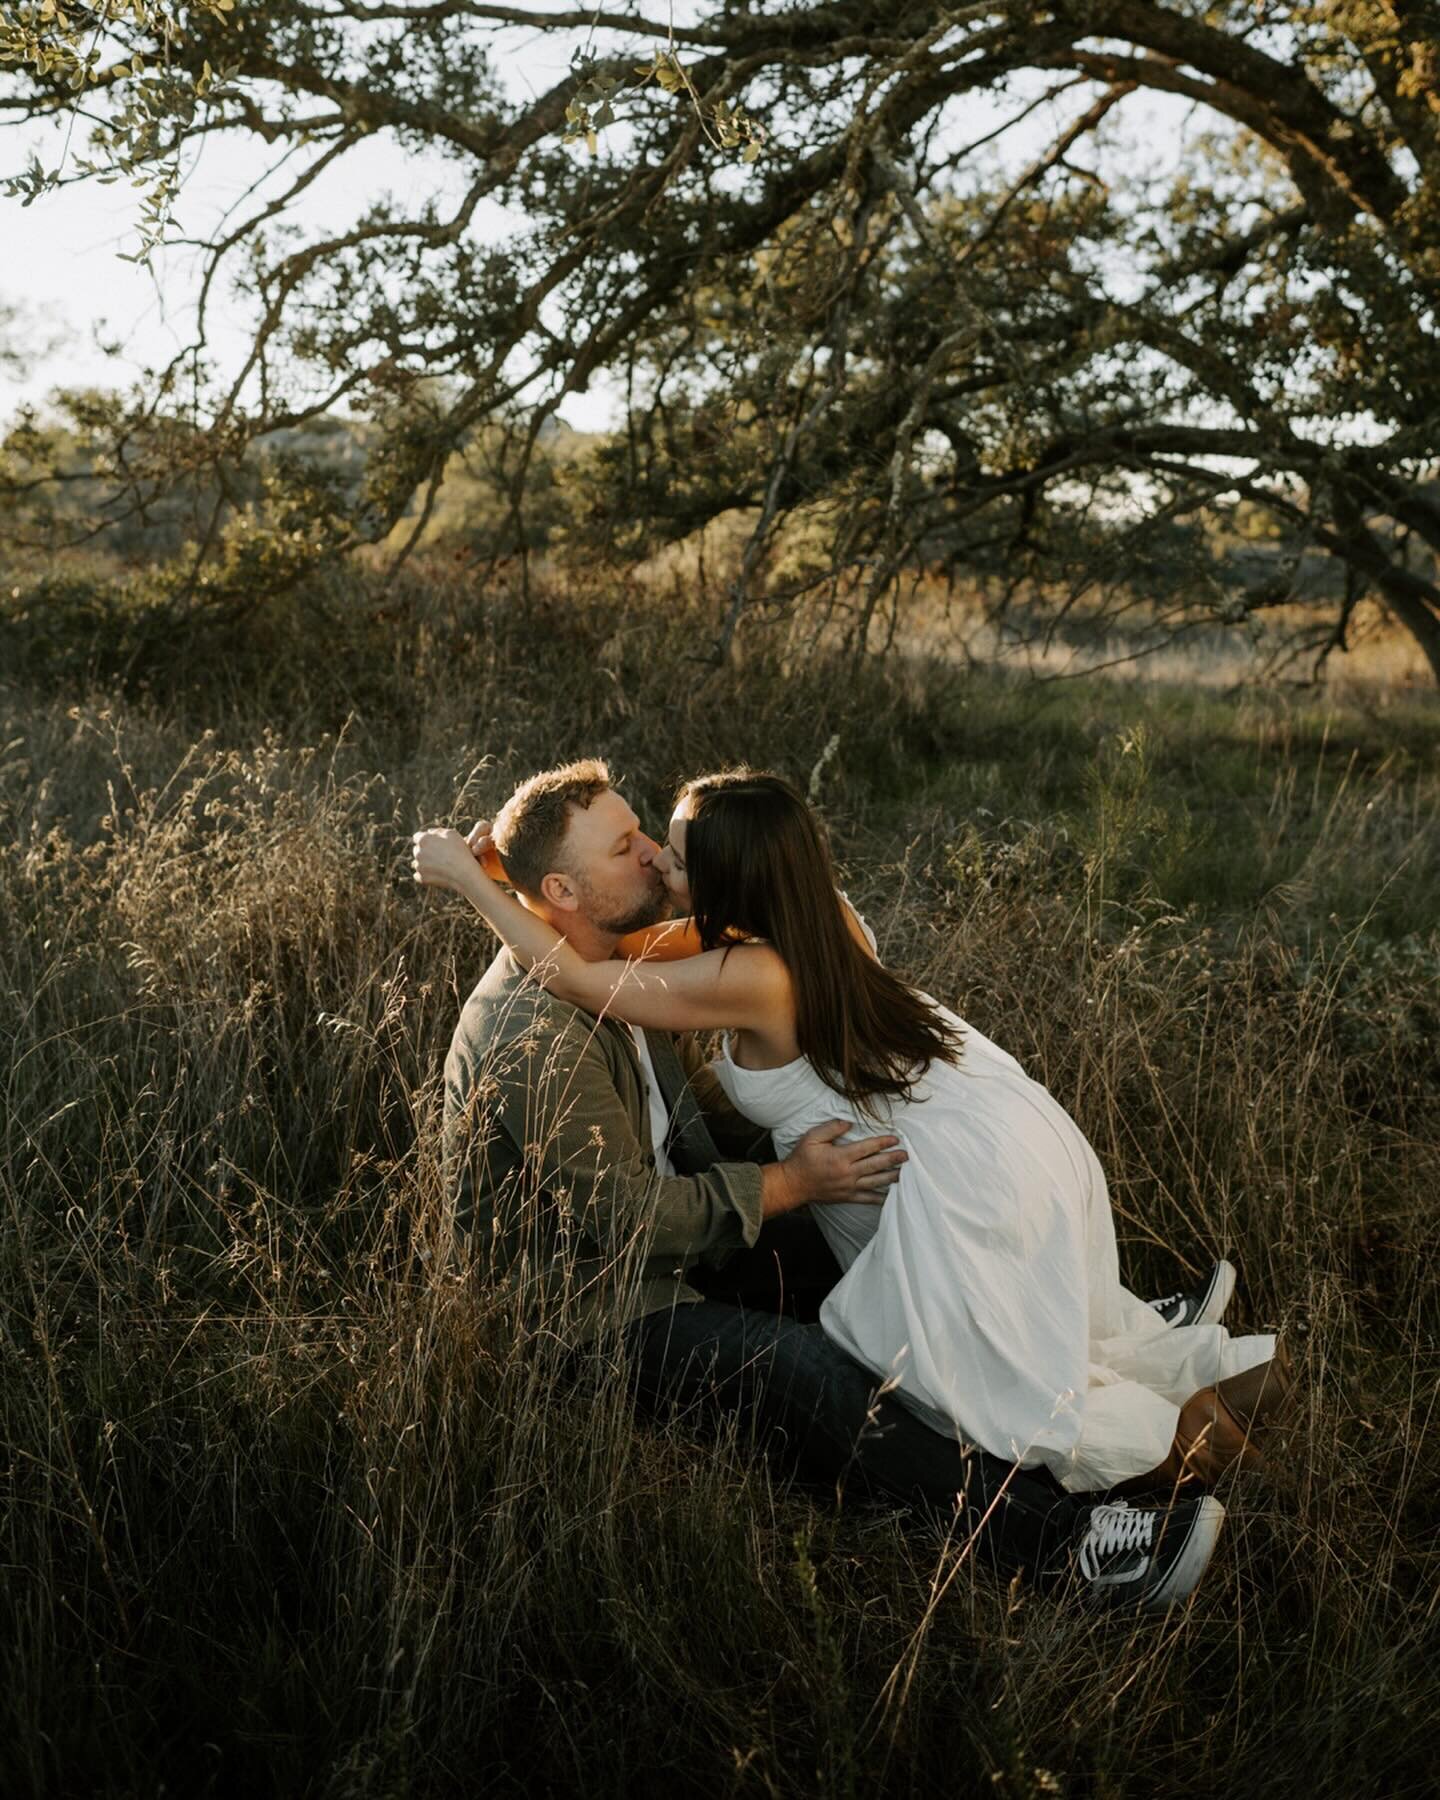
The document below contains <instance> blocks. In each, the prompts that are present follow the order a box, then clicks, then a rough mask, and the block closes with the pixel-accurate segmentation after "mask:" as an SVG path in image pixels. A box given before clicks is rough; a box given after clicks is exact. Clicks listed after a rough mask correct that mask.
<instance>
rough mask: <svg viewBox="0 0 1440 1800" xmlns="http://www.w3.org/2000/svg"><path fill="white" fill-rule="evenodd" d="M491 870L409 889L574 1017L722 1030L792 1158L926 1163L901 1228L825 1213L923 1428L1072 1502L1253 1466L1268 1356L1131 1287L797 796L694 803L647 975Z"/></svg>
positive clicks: (764, 782)
mask: <svg viewBox="0 0 1440 1800" xmlns="http://www.w3.org/2000/svg"><path fill="white" fill-rule="evenodd" d="M485 848H486V844H485V842H484V841H477V838H476V836H475V834H472V837H471V839H470V840H469V842H467V841H466V840H465V839H463V838H461V837H460V836H459V834H458V833H455V832H421V833H418V834H417V835H416V839H415V872H416V879H417V880H418V881H421V882H426V883H433V884H438V885H445V886H452V887H455V888H456V889H457V890H458V891H459V892H461V893H463V894H464V895H465V896H466V897H467V898H468V899H470V900H471V901H472V902H473V904H474V905H475V906H476V907H477V909H478V910H479V911H480V912H481V913H482V914H483V915H484V917H485V918H486V920H487V921H488V922H489V923H490V925H491V926H492V927H493V928H494V930H495V931H496V932H497V933H498V934H499V936H500V937H501V938H503V939H504V941H505V943H506V944H507V945H509V947H510V949H511V950H512V951H513V952H514V953H515V955H516V956H517V957H518V958H519V959H520V960H521V961H522V962H523V963H526V964H527V965H529V966H531V967H532V968H533V970H534V974H535V978H536V979H537V980H538V981H540V982H542V983H543V984H544V986H545V987H546V988H548V989H549V990H551V991H552V992H554V993H556V994H557V995H558V996H560V997H562V998H564V999H566V1000H569V1001H571V1002H573V1003H574V1004H576V1005H579V1006H582V1007H585V1008H586V1009H587V1010H589V1011H591V1012H593V1013H597V1014H600V1013H608V1014H609V1015H611V1016H613V1017H617V1018H620V1019H623V1020H625V1021H626V1022H628V1023H630V1024H633V1025H642V1026H654V1027H660V1028H662V1029H666V1030H671V1031H687V1030H704V1029H711V1028H715V1027H723V1028H725V1030H726V1032H727V1036H726V1039H725V1048H724V1053H723V1055H722V1056H721V1058H720V1060H719V1062H718V1063H717V1065H716V1071H717V1074H718V1075H719V1078H720V1080H721V1082H722V1084H723V1086H724V1087H725V1089H726V1091H727V1093H728V1094H729V1096H730V1098H731V1100H732V1101H733V1103H734V1104H735V1106H736V1107H737V1108H738V1109H739V1111H741V1112H742V1113H744V1114H746V1115H747V1116H748V1117H750V1118H752V1119H754V1120H755V1121H756V1123H758V1124H761V1125H765V1126H767V1127H769V1129H770V1131H771V1133H772V1135H773V1136H774V1139H775V1145H776V1151H777V1154H778V1155H780V1156H784V1155H785V1154H786V1153H787V1152H788V1150H789V1149H790V1148H791V1147H792V1146H793V1145H794V1143H795V1142H796V1141H797V1140H798V1139H799V1138H800V1137H801V1136H802V1135H803V1134H804V1133H805V1132H806V1131H807V1130H809V1129H810V1128H811V1127H812V1126H814V1125H816V1124H818V1123H821V1122H822V1121H824V1120H826V1119H833V1118H836V1117H848V1118H850V1119H852V1120H853V1121H854V1122H855V1125H856V1128H857V1130H858V1131H860V1132H865V1133H868V1132H870V1131H873V1130H875V1129H877V1128H879V1129H883V1130H886V1131H893V1132H896V1133H898V1134H899V1136H900V1138H901V1139H902V1142H903V1143H904V1145H905V1148H906V1149H907V1150H908V1152H909V1160H908V1162H907V1163H906V1165H905V1166H904V1168H903V1170H902V1171H901V1175H900V1181H899V1185H898V1187H897V1188H896V1189H895V1190H894V1191H893V1192H892V1193H891V1195H890V1196H889V1198H888V1199H887V1201H886V1203H885V1204H884V1206H883V1207H873V1206H858V1205H857V1206H854V1207H845V1206H832V1207H827V1208H825V1209H824V1210H823V1211H822V1212H819V1213H817V1221H818V1223H819V1225H820V1228H821V1230H822V1231H824V1232H825V1234H826V1236H827V1238H828V1239H829V1241H830V1243H831V1246H832V1248H833V1249H834V1250H835V1253H836V1255H837V1257H838V1258H839V1260H840V1263H841V1266H842V1269H843V1270H844V1274H843V1276H842V1279H841V1280H840V1282H839V1283H838V1284H837V1286H836V1287H835V1288H834V1290H833V1291H832V1292H831V1294H830V1295H829V1296H828V1298H827V1299H826V1301H825V1304H824V1308H823V1310H822V1312H821V1321H820V1322H821V1324H822V1326H823V1327H824V1328H825V1330H826V1331H827V1333H828V1334H829V1335H830V1336H831V1337H832V1338H833V1339H835V1340H836V1341H837V1342H838V1343H839V1344H840V1345H841V1346H842V1347H843V1348H844V1349H846V1350H847V1351H848V1352H849V1353H850V1354H851V1355H852V1356H854V1357H855V1358H856V1359H857V1360H858V1361H859V1362H861V1363H862V1364H864V1365H865V1366H866V1367H868V1368H870V1369H871V1370H873V1371H874V1372H875V1373H876V1374H877V1375H878V1376H880V1377H881V1378H882V1379H883V1380H884V1381H886V1382H887V1383H888V1384H890V1385H892V1386H893V1389H894V1391H895V1392H896V1394H897V1397H898V1398H900V1399H901V1400H903V1401H905V1402H906V1403H907V1404H908V1405H909V1406H910V1407H911V1408H912V1409H913V1410H914V1411H916V1412H917V1413H919V1414H920V1416H921V1417H923V1418H925V1419H926V1420H927V1421H928V1422H929V1423H930V1424H932V1425H934V1426H935V1427H936V1428H937V1429H939V1430H942V1431H945V1432H947V1433H950V1432H954V1431H956V1430H957V1429H958V1431H959V1432H960V1433H961V1435H962V1436H963V1437H964V1438H965V1439H966V1440H967V1441H969V1442H973V1443H978V1444H980V1445H981V1446H982V1447H983V1448H984V1449H986V1450H988V1451H990V1452H991V1453H992V1454H995V1455H999V1456H1004V1457H1008V1458H1010V1459H1012V1460H1014V1461H1016V1462H1019V1463H1021V1464H1022V1465H1026V1466H1031V1465H1036V1464H1039V1465H1043V1466H1044V1467H1046V1468H1048V1469H1049V1470H1050V1471H1051V1472H1052V1473H1053V1474H1054V1476H1055V1477H1056V1478H1057V1479H1058V1480H1059V1481H1060V1482H1061V1484H1062V1485H1063V1486H1065V1487H1066V1488H1068V1489H1070V1490H1072V1491H1086V1490H1093V1489H1101V1488H1104V1489H1108V1488H1113V1487H1116V1486H1119V1485H1122V1484H1130V1486H1131V1487H1133V1488H1134V1489H1136V1490H1139V1489H1143V1488H1145V1487H1149V1486H1162V1485H1166V1486H1168V1485H1170V1484H1172V1483H1173V1482H1175V1481H1178V1480H1182V1479H1191V1478H1195V1477H1199V1478H1202V1479H1209V1478H1213V1476H1215V1475H1216V1474H1218V1473H1220V1472H1221V1471H1222V1470H1223V1469H1224V1468H1226V1467H1228V1466H1230V1464H1232V1463H1234V1462H1236V1461H1246V1462H1255V1461H1258V1458H1257V1457H1256V1455H1255V1452H1254V1450H1253V1448H1252V1447H1251V1446H1250V1444H1249V1442H1248V1436H1249V1427H1250V1426H1251V1425H1252V1424H1258V1423H1263V1422H1264V1417H1265V1411H1266V1409H1265V1404H1264V1400H1265V1393H1266V1391H1267V1389H1268V1390H1270V1391H1272V1394H1273V1391H1274V1390H1275V1389H1277V1388H1278V1387H1280V1386H1281V1385H1282V1384H1281V1382H1280V1379H1279V1373H1280V1372H1279V1371H1278V1370H1276V1369H1275V1368H1273V1367H1272V1360H1271V1359H1272V1357H1273V1356H1274V1350H1275V1344H1274V1340H1273V1338H1270V1337H1263V1336H1262V1337H1248V1338H1238V1339H1236V1338H1231V1337H1230V1336H1229V1335H1228V1333H1227V1332H1226V1331H1225V1330H1224V1329H1223V1327H1221V1326H1218V1325H1199V1326H1181V1327H1178V1328H1172V1327H1171V1326H1170V1325H1168V1324H1167V1323H1166V1322H1165V1321H1164V1320H1163V1319H1161V1318H1160V1317H1159V1316H1158V1315H1157V1314H1156V1313H1155V1312H1154V1311H1153V1310H1152V1308H1151V1307H1149V1306H1148V1305H1147V1304H1146V1303H1145V1302H1144V1301H1142V1300H1140V1299H1138V1298H1136V1296H1135V1295H1133V1294H1131V1293H1129V1292H1128V1291H1127V1290H1126V1289H1125V1288H1124V1287H1122V1286H1121V1284H1120V1278H1119V1263H1118V1257H1117V1252H1116V1244H1115V1229H1114V1221H1113V1219H1112V1217H1111V1212H1110V1204H1109V1197H1108V1193H1107V1190H1106V1185H1105V1177H1104V1173H1103V1171H1102V1170H1101V1168H1100V1165H1099V1163H1098V1161H1097V1160H1096V1157H1095V1154H1094V1151H1093V1150H1092V1149H1091V1147H1090V1145H1089V1143H1088V1142H1087V1141H1086V1139H1085V1137H1084V1135H1083V1134H1082V1133H1081V1131H1080V1130H1079V1128H1078V1127H1077V1126H1076V1125H1075V1123H1074V1121H1073V1120H1072V1119H1071V1118H1070V1117H1069V1115H1068V1114H1067V1113H1066V1112H1065V1110H1064V1109H1063V1108H1062V1107H1061V1106H1060V1105H1059V1104H1058V1103H1057V1102H1056V1101H1055V1100H1054V1099H1053V1098H1052V1097H1051V1096H1050V1094H1049V1093H1047V1092H1046V1090H1045V1089H1044V1088H1043V1087H1042V1086H1041V1085H1040V1084H1039V1083H1038V1082H1035V1081H1032V1080H1030V1079H1029V1078H1028V1077H1027V1076H1026V1075H1025V1074H1024V1072H1023V1070H1021V1068H1020V1066H1019V1064H1018V1063H1016V1062H1015V1060H1014V1058H1013V1057H1010V1056H1009V1055H1007V1054H1006V1053H1005V1052H1004V1051H1003V1050H1001V1049H999V1048H998V1047H997V1046H996V1045H994V1044H992V1043H991V1042H990V1041H989V1040H988V1039H987V1038H985V1037H983V1036H982V1035H981V1034H980V1033H979V1032H978V1031H976V1030H975V1029H974V1028H973V1027H972V1026H968V1025H966V1024H965V1023H964V1022H963V1021H962V1020H960V1019H959V1018H957V1017H956V1015H955V1014H954V1013H952V1012H949V1011H948V1010H947V1009H946V1008H945V1007H943V1006H941V1005H939V1004H938V1003H937V1002H936V1001H934V1000H932V999H931V998H930V997H929V996H927V995H924V994H921V993H918V992H916V991H915V990H914V989H912V988H911V987H909V986H908V985H907V984H906V983H905V982H903V981H902V980H901V979H900V978H899V977H898V976H896V975H894V974H893V973H891V972H890V971H889V970H886V969H885V968H883V967H882V965H881V964H880V963H879V961H878V960H877V959H876V957H875V954H874V939H873V937H872V936H870V934H869V933H868V930H867V929H866V928H865V927H864V926H863V924H862V922H861V921H859V920H858V919H857V918H856V916H855V915H854V913H853V912H852V911H851V909H850V908H849V905H848V902H847V901H846V900H845V899H844V897H843V896H841V895H838V894H837V892H836V888H835V883H834V874H833V870H832V867H831V863H830V858H829V854H828V852H827V850H826V847H825V843H824V840H823V837H822V835H821V833H820V829H819V826H818V824H817V821H816V819H815V817H814V815H813V814H812V813H811V811H810V809H809V808H808V807H807V806H806V804H805V802H804V801H803V799H802V798H801V797H800V795H799V794H798V793H797V792H796V791H795V789H794V788H792V787H791V786H790V784H789V783H788V782H786V781H784V780H783V779H781V778H780V777H778V776H775V775H768V774H761V773H755V772H752V771H749V770H743V769H742V770H737V771H733V772H730V773H727V774H722V775H712V776H706V777H702V778H700V779H699V780H696V781H693V782H691V783H689V784H688V786H687V787H686V788H685V789H684V790H683V791H682V792H681V794H680V797H679V799H678V801H677V803H676V806H675V810H674V814H673V816H672V818H671V821H670V825H669V830H668V834H667V838H666V842H665V844H664V845H663V846H662V848H661V850H660V852H659V854H658V855H657V856H656V858H655V867H656V869H657V870H658V871H659V873H660V874H661V875H662V877H663V878H664V880H665V883H666V885H667V887H668V889H669V892H670V896H671V898H672V900H673V901H674V902H675V904H676V906H677V907H682V908H688V909H689V911H690V914H691V918H690V920H689V922H688V923H681V924H672V925H668V926H659V927H655V928H653V929H652V930H651V931H650V932H649V933H642V934H638V935H637V937H636V938H633V939H630V940H626V941H625V943H624V944H623V945H622V948H623V949H624V950H625V951H626V952H627V953H628V954H629V955H630V957H631V958H632V960H629V961H624V962H621V961H609V962H598V963H597V962H587V961H586V960H585V959H584V958H583V957H581V956H579V955H578V954H577V953H576V952H575V951H574V950H572V949H571V948H570V946H569V945H568V944H567V943H566V942H565V941H564V939H563V938H562V937H561V936H560V935H559V934H558V933H557V932H556V931H554V930H553V929H552V928H551V927H550V926H549V925H548V924H547V923H546V922H545V921H544V920H542V919H540V918H538V917H537V916H536V915H535V914H534V913H532V912H530V911H529V910H527V909H526V908H525V907H523V906H522V905H520V903H519V902H518V901H516V900H514V899H512V898H511V897H510V896H509V895H508V894H506V893H505V892H504V890H503V889H502V888H501V887H499V886H498V885H497V884H496V883H495V882H494V881H493V880H491V879H490V878H489V876H488V875H486V874H485V873H484V872H483V870H482V867H481V864H480V862H479V861H477V852H483V851H484V849H485ZM685 951H694V952H695V953H694V954H689V955H685V956H683V959H681V960H673V958H674V957H675V955H676V953H677V952H685Z"/></svg>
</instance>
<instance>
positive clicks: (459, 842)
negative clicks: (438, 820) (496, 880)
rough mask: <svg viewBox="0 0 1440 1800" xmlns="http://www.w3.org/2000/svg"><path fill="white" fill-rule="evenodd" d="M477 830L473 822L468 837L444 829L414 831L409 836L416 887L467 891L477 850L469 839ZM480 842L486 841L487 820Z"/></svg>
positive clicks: (471, 883)
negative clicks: (482, 839) (473, 829)
mask: <svg viewBox="0 0 1440 1800" xmlns="http://www.w3.org/2000/svg"><path fill="white" fill-rule="evenodd" d="M482 823H485V822H484V821H482ZM479 830H480V826H479V825H477V826H476V827H475V831H473V832H471V834H470V837H469V838H463V837H461V835H460V833H459V832H458V831H450V830H447V829H445V828H438V829H432V830H429V831H417V832H416V833H415V836H414V837H413V838H412V839H411V859H412V861H413V863H414V867H415V879H416V881H417V882H418V883H419V884H420V886H421V887H440V888H453V889H454V890H455V892H456V893H457V894H464V893H468V891H469V888H470V887H471V886H473V884H474V880H475V873H476V864H477V862H479V860H480V857H479V854H478V851H477V850H476V849H475V848H472V846H471V838H474V837H475V832H478V831H479ZM484 841H485V842H486V843H488V842H489V825H488V823H487V824H485V838H484Z"/></svg>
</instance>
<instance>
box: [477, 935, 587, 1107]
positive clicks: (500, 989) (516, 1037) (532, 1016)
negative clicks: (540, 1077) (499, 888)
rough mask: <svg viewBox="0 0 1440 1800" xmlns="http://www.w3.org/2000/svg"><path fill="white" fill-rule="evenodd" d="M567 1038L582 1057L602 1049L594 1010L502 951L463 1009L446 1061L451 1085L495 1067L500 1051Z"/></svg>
mask: <svg viewBox="0 0 1440 1800" xmlns="http://www.w3.org/2000/svg"><path fill="white" fill-rule="evenodd" d="M597 1032H598V1033H599V1035H598V1039H597ZM562 1039H563V1040H565V1042H566V1044H567V1047H570V1048H573V1050H574V1052H575V1054H577V1055H580V1054H583V1053H584V1051H585V1049H586V1048H587V1047H589V1046H591V1045H593V1044H595V1043H597V1042H598V1043H599V1044H600V1045H601V1046H602V1047H603V1045H604V1044H605V1042H606V1034H605V1033H603V1032H600V1031H599V1027H598V1024H597V1021H596V1020H595V1019H594V1018H592V1017H591V1015H590V1014H589V1013H587V1012H584V1011H583V1010H582V1009H581V1008H580V1007H577V1006H572V1005H571V1004H570V1002H569V1001H568V1000H560V999H557V998H556V996H555V995H554V994H550V993H547V992H546V991H545V989H544V988H542V987H539V986H537V985H536V983H535V982H533V981H530V980H528V979H527V978H526V971H525V970H524V969H522V968H521V966H520V964H519V963H518V962H516V960H515V958H514V957H513V956H512V955H511V954H510V952H509V951H508V950H501V952H500V953H499V955H498V956H497V957H496V958H495V960H494V962H492V963H491V965H490V967H489V968H488V969H487V970H486V971H485V973H484V974H483V975H482V976H481V978H480V980H479V981H478V982H477V983H476V985H475V987H474V989H473V990H472V991H471V994H470V997H469V998H468V999H467V1000H466V1002H465V1005H464V1007H463V1008H462V1010H461V1013H460V1018H459V1022H458V1023H457V1025H456V1027H455V1033H454V1036H453V1037H452V1038H451V1040H450V1054H449V1055H448V1056H447V1057H446V1059H445V1074H446V1080H447V1083H454V1082H455V1081H456V1080H458V1079H459V1078H460V1077H461V1076H462V1074H464V1073H466V1072H468V1071H473V1070H475V1069H477V1068H478V1067H479V1066H480V1065H481V1064H487V1065H491V1066H492V1068H493V1065H494V1064H495V1062H496V1061H497V1057H498V1053H500V1052H503V1051H505V1050H507V1049H509V1048H513V1047H515V1046H520V1045H524V1046H525V1047H526V1049H527V1052H530V1051H533V1047H534V1046H535V1045H536V1044H537V1043H538V1044H543V1045H545V1046H547V1047H549V1046H553V1045H555V1044H556V1043H557V1042H558V1041H559V1040H562ZM502 1060H503V1059H502Z"/></svg>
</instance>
